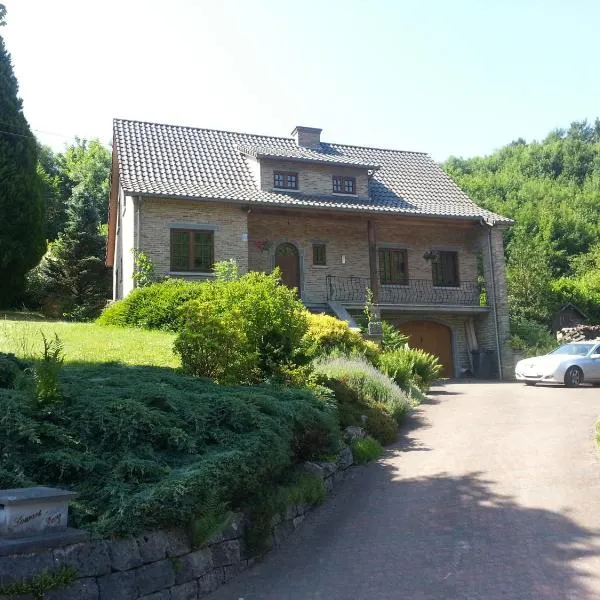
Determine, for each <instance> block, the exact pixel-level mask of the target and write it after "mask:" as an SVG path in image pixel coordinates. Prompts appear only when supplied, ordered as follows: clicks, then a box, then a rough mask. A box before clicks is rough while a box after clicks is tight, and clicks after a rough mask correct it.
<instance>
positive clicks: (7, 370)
mask: <svg viewBox="0 0 600 600" xmlns="http://www.w3.org/2000/svg"><path fill="white" fill-rule="evenodd" d="M26 366H27V365H26V364H25V363H24V362H23V361H21V360H19V359H18V358H17V357H16V356H15V355H14V354H7V353H5V352H0V388H12V387H14V385H15V382H16V381H17V377H18V376H19V374H20V373H21V372H22V371H23V370H25V368H26Z"/></svg>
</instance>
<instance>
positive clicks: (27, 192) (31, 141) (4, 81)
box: [0, 4, 46, 307]
mask: <svg viewBox="0 0 600 600" xmlns="http://www.w3.org/2000/svg"><path fill="white" fill-rule="evenodd" d="M5 14H6V9H5V7H4V5H2V4H0V26H1V25H4V16H5ZM0 121H1V122H2V124H1V125H0V307H10V306H14V305H15V304H17V303H18V302H19V301H20V300H21V298H22V295H23V291H24V287H25V274H26V273H27V271H28V270H29V269H31V268H32V267H34V266H35V265H36V264H37V263H38V262H39V260H40V258H41V257H42V255H43V254H44V250H45V246H46V241H45V217H44V202H43V198H42V193H41V184H40V180H39V177H38V174H37V144H36V140H35V138H34V136H33V135H32V133H31V130H30V129H29V125H28V123H27V120H26V119H25V116H24V115H23V103H22V101H21V99H20V98H19V96H18V84H17V79H16V77H15V75H14V72H13V67H12V63H11V58H10V55H9V54H8V52H7V51H6V47H5V45H4V39H3V38H2V36H0Z"/></svg>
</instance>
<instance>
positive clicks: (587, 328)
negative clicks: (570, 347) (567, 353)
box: [556, 325, 600, 344]
mask: <svg viewBox="0 0 600 600" xmlns="http://www.w3.org/2000/svg"><path fill="white" fill-rule="evenodd" d="M556 339H557V340H558V341H559V342H560V343H562V344H568V343H569V342H582V341H584V340H596V339H600V325H577V327H566V328H565V329H561V330H560V331H558V332H557V333H556Z"/></svg>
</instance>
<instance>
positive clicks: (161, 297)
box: [97, 279, 208, 331]
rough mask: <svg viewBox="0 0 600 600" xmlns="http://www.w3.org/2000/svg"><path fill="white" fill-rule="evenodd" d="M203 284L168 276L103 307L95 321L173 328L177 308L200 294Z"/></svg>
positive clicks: (132, 325) (176, 320) (131, 325)
mask: <svg viewBox="0 0 600 600" xmlns="http://www.w3.org/2000/svg"><path fill="white" fill-rule="evenodd" d="M206 285H208V284H207V283H196V282H189V281H183V280H182V279H167V280H165V281H162V282H160V283H153V284H151V285H148V286H146V287H140V288H136V289H135V290H133V291H132V292H131V293H130V294H129V295H128V296H127V297H126V298H124V299H123V300H119V301H117V302H114V303H113V304H111V305H110V306H108V307H107V308H105V309H104V311H103V312H102V314H101V315H100V317H99V318H98V320H97V323H99V324H100V325H116V326H118V327H145V328H147V329H167V330H171V331H175V330H176V329H177V322H178V317H179V308H180V307H181V306H182V305H183V304H184V303H185V302H187V301H188V300H191V299H193V298H198V297H200V296H201V295H202V291H203V289H204V286H206Z"/></svg>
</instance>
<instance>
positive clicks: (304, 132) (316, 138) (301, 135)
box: [292, 125, 323, 150]
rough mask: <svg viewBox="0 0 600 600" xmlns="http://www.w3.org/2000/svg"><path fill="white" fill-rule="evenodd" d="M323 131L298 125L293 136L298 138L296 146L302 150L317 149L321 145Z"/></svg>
mask: <svg viewBox="0 0 600 600" xmlns="http://www.w3.org/2000/svg"><path fill="white" fill-rule="evenodd" d="M321 131H323V130H322V129H317V128H316V127H302V125H296V127H295V129H294V131H292V135H293V136H294V137H295V138H296V144H297V145H298V146H300V147H301V148H311V149H313V150H314V149H316V148H318V147H319V145H320V144H321Z"/></svg>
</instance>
